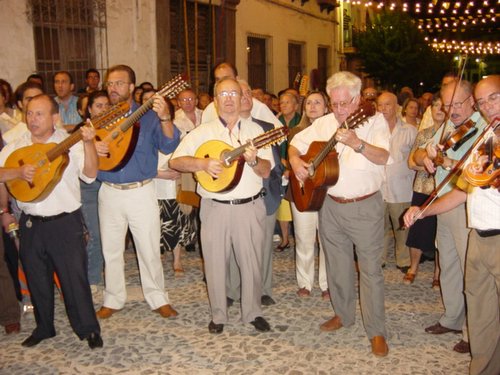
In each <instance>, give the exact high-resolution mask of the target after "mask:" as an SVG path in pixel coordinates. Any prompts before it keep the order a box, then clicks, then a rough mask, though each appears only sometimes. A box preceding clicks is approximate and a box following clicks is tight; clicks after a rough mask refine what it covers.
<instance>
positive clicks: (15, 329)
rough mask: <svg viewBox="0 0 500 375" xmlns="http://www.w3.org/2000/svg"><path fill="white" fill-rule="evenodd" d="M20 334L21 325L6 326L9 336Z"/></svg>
mask: <svg viewBox="0 0 500 375" xmlns="http://www.w3.org/2000/svg"><path fill="white" fill-rule="evenodd" d="M19 332H21V323H12V324H7V325H6V326H5V333H6V334H7V335H10V334H12V333H19Z"/></svg>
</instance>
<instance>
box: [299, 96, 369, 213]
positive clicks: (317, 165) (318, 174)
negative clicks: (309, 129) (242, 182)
mask: <svg viewBox="0 0 500 375" xmlns="http://www.w3.org/2000/svg"><path fill="white" fill-rule="evenodd" d="M374 114H375V109H374V107H373V106H372V104H371V103H362V104H361V106H360V108H359V109H358V110H357V111H356V112H354V113H353V114H352V115H351V116H349V117H348V118H347V120H346V121H345V122H344V123H343V124H341V127H343V128H345V129H355V128H357V127H358V126H360V125H362V124H363V123H364V122H365V121H366V120H367V119H368V117H370V116H373V115H374ZM336 144H337V141H336V140H335V134H334V135H333V136H332V137H331V138H330V140H329V141H328V142H312V143H311V144H310V145H309V149H308V150H307V153H306V154H304V155H302V156H301V157H300V158H301V159H302V160H304V161H305V162H307V163H309V164H310V166H309V170H308V172H309V178H307V179H306V180H305V181H303V182H301V181H300V180H299V179H298V178H297V176H295V174H294V173H293V170H290V187H291V189H292V196H293V201H294V203H295V206H296V207H297V209H298V210H299V211H301V212H303V211H317V210H319V209H320V208H321V206H322V205H323V201H324V200H325V196H326V192H327V190H328V188H329V187H330V186H333V185H335V184H336V183H337V180H338V178H339V161H338V157H337V152H336V151H335V145H336Z"/></svg>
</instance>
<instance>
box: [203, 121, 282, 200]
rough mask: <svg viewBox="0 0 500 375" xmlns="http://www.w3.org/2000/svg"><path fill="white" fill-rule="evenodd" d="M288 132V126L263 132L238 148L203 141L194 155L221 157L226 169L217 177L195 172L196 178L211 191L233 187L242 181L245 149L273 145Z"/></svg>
mask: <svg viewBox="0 0 500 375" xmlns="http://www.w3.org/2000/svg"><path fill="white" fill-rule="evenodd" d="M287 134H288V128H287V127H281V128H277V129H274V130H271V131H268V132H266V133H264V134H261V135H259V136H258V137H256V138H254V139H252V140H251V141H248V142H247V143H245V144H244V145H242V146H240V147H237V148H233V147H232V146H230V145H228V144H227V143H226V142H222V141H217V140H213V141H208V142H205V143H203V144H202V145H201V146H200V147H198V150H196V153H195V155H194V156H195V157H197V158H213V159H219V160H220V161H221V162H222V165H223V166H224V169H223V170H222V173H221V174H219V176H218V177H217V178H213V177H212V176H210V175H209V174H208V173H207V172H205V171H198V172H195V177H196V180H197V181H198V183H199V184H200V185H201V186H202V187H203V188H204V189H205V190H207V191H211V192H224V191H229V190H231V189H233V188H234V187H235V186H236V185H238V182H240V179H241V174H242V173H243V167H244V165H245V159H244V158H243V154H244V153H245V149H246V148H247V147H249V146H250V145H252V144H253V146H255V147H256V148H261V147H264V146H268V145H271V144H273V143H275V142H277V141H279V140H280V139H282V138H284V137H286V135H287Z"/></svg>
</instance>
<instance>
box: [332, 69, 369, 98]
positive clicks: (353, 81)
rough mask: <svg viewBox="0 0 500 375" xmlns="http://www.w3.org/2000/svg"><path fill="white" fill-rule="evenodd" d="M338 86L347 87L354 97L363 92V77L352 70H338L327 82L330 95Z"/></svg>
mask: <svg viewBox="0 0 500 375" xmlns="http://www.w3.org/2000/svg"><path fill="white" fill-rule="evenodd" d="M338 87H345V88H346V89H347V90H348V91H349V93H350V94H351V96H352V97H353V98H354V97H356V96H359V95H360V93H361V79H360V78H359V77H358V76H357V75H355V74H353V73H351V72H347V71H342V72H337V73H335V74H333V75H332V76H331V77H330V78H328V81H327V82H326V92H327V93H328V96H330V92H331V91H332V90H334V89H336V88H338Z"/></svg>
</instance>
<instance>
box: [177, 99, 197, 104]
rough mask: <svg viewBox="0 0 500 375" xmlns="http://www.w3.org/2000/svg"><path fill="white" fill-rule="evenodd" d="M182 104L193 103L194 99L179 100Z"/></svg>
mask: <svg viewBox="0 0 500 375" xmlns="http://www.w3.org/2000/svg"><path fill="white" fill-rule="evenodd" d="M179 101H180V102H183V103H187V102H192V101H194V98H182V99H179Z"/></svg>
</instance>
